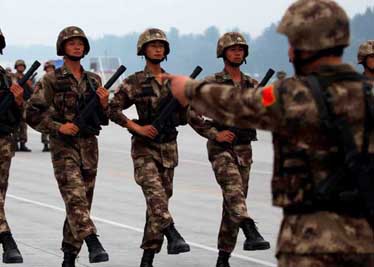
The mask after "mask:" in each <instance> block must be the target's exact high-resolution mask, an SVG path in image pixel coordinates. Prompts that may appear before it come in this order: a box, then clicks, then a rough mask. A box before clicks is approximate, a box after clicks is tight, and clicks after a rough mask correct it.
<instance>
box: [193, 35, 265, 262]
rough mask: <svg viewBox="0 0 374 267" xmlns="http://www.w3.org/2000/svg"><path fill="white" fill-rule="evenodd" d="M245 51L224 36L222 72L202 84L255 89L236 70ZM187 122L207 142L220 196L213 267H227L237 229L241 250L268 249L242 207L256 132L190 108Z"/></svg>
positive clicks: (240, 41) (240, 42)
mask: <svg viewBox="0 0 374 267" xmlns="http://www.w3.org/2000/svg"><path fill="white" fill-rule="evenodd" d="M248 52H249V48H248V44H247V42H246V40H245V38H244V36H243V35H242V34H240V33H238V32H228V33H225V34H224V35H223V36H222V37H221V38H220V39H219V40H218V43H217V58H223V61H224V65H225V66H224V69H223V71H221V72H218V73H216V74H214V75H213V76H209V77H207V78H205V81H206V82H215V83H219V84H226V85H231V86H233V87H235V88H236V89H237V91H238V92H239V91H242V90H248V89H247V88H254V87H257V85H258V82H257V81H256V80H254V79H252V78H251V77H249V76H248V75H246V74H244V73H243V72H241V71H240V66H241V65H242V64H243V62H245V60H246V58H247V56H248ZM188 119H189V123H190V125H191V126H192V128H194V129H195V131H196V132H197V133H198V134H200V135H201V136H203V137H205V138H207V139H208V142H207V148H208V157H209V160H210V162H211V164H212V167H213V171H214V174H215V176H216V180H217V182H218V184H219V185H220V187H221V189H222V193H223V212H222V220H221V227H220V231H219V235H218V250H219V254H218V259H217V267H225V266H229V257H230V254H231V252H232V251H233V250H234V248H235V244H236V240H237V236H238V232H239V228H242V230H243V231H244V234H245V236H246V238H247V239H246V241H245V243H244V250H261V249H268V248H269V247H270V244H269V242H267V241H265V240H264V239H263V237H262V236H261V235H260V233H259V232H258V231H257V229H256V226H255V223H254V221H253V220H252V219H251V218H250V216H249V215H248V212H247V205H246V197H247V193H248V183H249V172H250V168H251V164H252V147H251V142H252V141H255V140H257V139H256V130H254V129H249V128H247V129H242V128H235V127H229V126H226V125H223V124H222V123H220V122H219V121H216V120H213V121H209V120H204V118H203V117H201V116H198V115H197V114H196V112H194V111H193V110H192V109H190V110H189V116H188Z"/></svg>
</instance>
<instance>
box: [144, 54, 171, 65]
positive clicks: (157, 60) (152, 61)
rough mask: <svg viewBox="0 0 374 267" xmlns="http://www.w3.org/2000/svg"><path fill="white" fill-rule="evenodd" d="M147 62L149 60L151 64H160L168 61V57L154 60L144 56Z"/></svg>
mask: <svg viewBox="0 0 374 267" xmlns="http://www.w3.org/2000/svg"><path fill="white" fill-rule="evenodd" d="M144 57H145V59H146V60H148V61H149V62H151V63H152V64H155V65H157V64H160V63H161V62H162V61H164V60H165V59H166V57H164V58H162V59H154V58H150V57H148V56H147V55H145V56H144Z"/></svg>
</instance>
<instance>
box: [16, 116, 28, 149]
mask: <svg viewBox="0 0 374 267" xmlns="http://www.w3.org/2000/svg"><path fill="white" fill-rule="evenodd" d="M14 136H15V140H16V142H21V143H26V142H27V124H26V122H25V121H24V120H21V122H20V124H19V127H18V128H17V130H16V132H15V134H14Z"/></svg>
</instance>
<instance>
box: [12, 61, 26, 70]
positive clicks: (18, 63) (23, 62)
mask: <svg viewBox="0 0 374 267" xmlns="http://www.w3.org/2000/svg"><path fill="white" fill-rule="evenodd" d="M17 66H24V67H25V69H26V63H25V61H24V60H23V59H17V60H16V63H14V68H17Z"/></svg>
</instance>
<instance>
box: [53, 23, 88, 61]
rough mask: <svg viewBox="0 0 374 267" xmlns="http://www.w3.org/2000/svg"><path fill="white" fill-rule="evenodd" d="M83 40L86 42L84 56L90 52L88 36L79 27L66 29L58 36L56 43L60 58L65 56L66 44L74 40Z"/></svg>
mask: <svg viewBox="0 0 374 267" xmlns="http://www.w3.org/2000/svg"><path fill="white" fill-rule="evenodd" d="M77 37H78V38H82V40H83V42H84V54H85V55H87V54H88V52H90V44H89V42H88V39H87V36H86V34H85V33H84V31H83V30H82V29H81V28H79V27H77V26H69V27H66V28H64V29H63V30H62V31H61V32H60V33H59V35H58V38H57V42H56V50H57V55H58V56H63V55H64V54H65V52H64V43H65V42H66V41H67V40H69V39H72V38H77Z"/></svg>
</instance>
